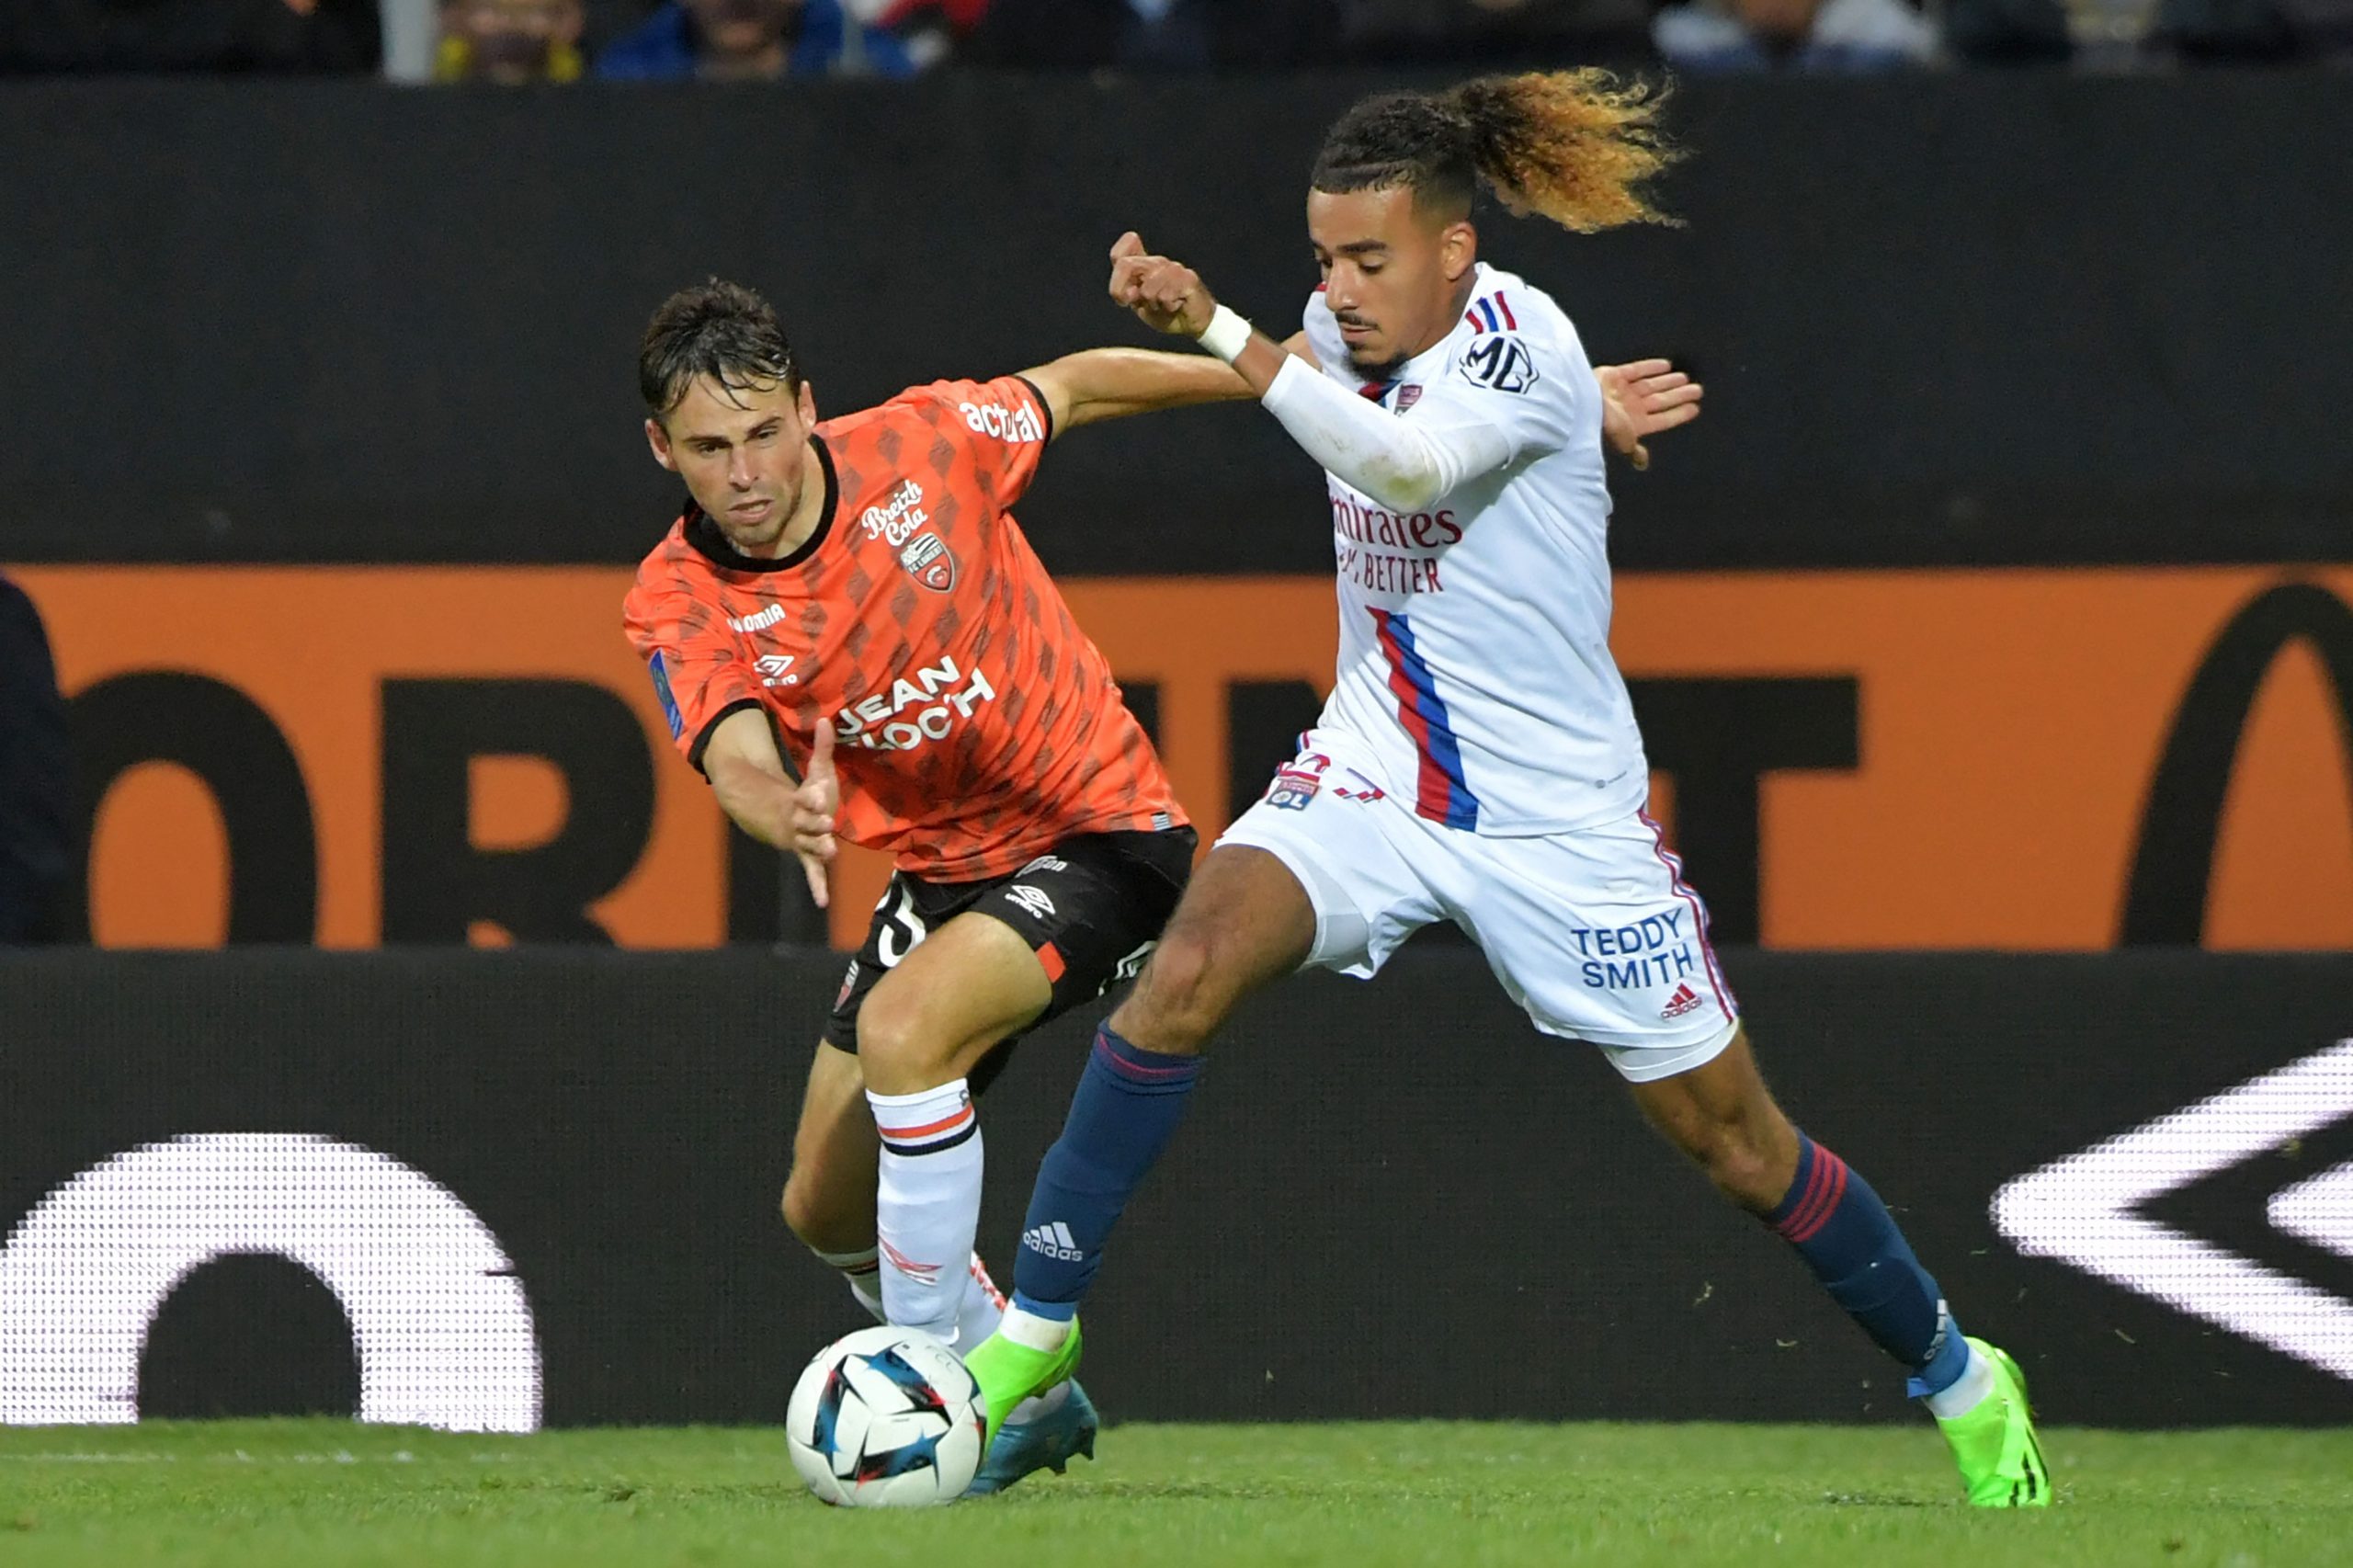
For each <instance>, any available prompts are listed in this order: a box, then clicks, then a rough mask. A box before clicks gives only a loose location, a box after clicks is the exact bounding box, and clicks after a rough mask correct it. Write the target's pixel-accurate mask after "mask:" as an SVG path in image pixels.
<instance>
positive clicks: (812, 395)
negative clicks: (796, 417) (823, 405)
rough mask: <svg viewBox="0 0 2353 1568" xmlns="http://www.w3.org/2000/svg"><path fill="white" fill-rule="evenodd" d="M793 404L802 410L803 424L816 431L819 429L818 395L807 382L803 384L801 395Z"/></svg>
mask: <svg viewBox="0 0 2353 1568" xmlns="http://www.w3.org/2000/svg"><path fill="white" fill-rule="evenodd" d="M793 402H794V404H795V406H797V407H798V408H799V409H800V410H801V424H803V425H805V426H808V427H809V428H810V429H812V430H814V429H815V428H816V427H817V394H816V392H814V391H813V389H812V388H811V387H810V385H809V383H808V382H807V381H803V382H801V395H800V396H799V397H798V398H796V399H794V400H793Z"/></svg>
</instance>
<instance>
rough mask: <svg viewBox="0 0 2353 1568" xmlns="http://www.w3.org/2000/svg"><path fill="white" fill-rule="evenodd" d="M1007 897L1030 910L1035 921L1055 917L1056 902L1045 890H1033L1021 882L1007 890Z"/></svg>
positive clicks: (1027, 884)
mask: <svg viewBox="0 0 2353 1568" xmlns="http://www.w3.org/2000/svg"><path fill="white" fill-rule="evenodd" d="M1005 896H1006V897H1007V898H1009V899H1011V900H1012V901H1013V902H1014V903H1017V904H1019V905H1020V906H1021V907H1022V908H1024V909H1026V910H1028V911H1029V914H1030V916H1031V918H1033V919H1037V920H1051V919H1052V918H1053V917H1054V901H1053V900H1052V899H1051V898H1049V897H1047V896H1046V892H1045V890H1044V889H1043V888H1033V887H1031V886H1030V885H1029V883H1027V882H1020V883H1017V884H1016V885H1014V886H1012V887H1009V888H1007V889H1006V890H1005Z"/></svg>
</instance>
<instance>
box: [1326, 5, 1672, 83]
mask: <svg viewBox="0 0 2353 1568" xmlns="http://www.w3.org/2000/svg"><path fill="white" fill-rule="evenodd" d="M1341 13H1342V17H1343V18H1344V20H1343V44H1342V47H1343V49H1344V50H1345V51H1346V53H1347V58H1348V59H1349V60H1351V61H1354V62H1361V63H1366V64H1374V65H1435V64H1439V63H1447V64H1462V65H1478V66H1486V67H1490V68H1495V67H1503V68H1510V67H1515V66H1519V67H1527V68H1530V69H1548V68H1550V69H1557V68H1558V67H1560V66H1562V65H1565V64H1572V63H1574V64H1579V65H1620V66H1628V65H1639V64H1645V63H1648V62H1650V61H1651V60H1653V59H1654V54H1653V51H1652V49H1651V40H1650V20H1651V7H1650V6H1649V4H1648V3H1647V0H1341Z"/></svg>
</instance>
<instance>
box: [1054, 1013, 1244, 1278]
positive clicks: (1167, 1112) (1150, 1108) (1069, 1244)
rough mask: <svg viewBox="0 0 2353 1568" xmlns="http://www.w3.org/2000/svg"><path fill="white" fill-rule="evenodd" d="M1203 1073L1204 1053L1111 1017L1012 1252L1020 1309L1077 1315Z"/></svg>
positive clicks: (1091, 1055)
mask: <svg viewBox="0 0 2353 1568" xmlns="http://www.w3.org/2000/svg"><path fill="white" fill-rule="evenodd" d="M1200 1072H1201V1059H1200V1058H1199V1057H1198V1056H1176V1055H1171V1054H1167V1053H1164V1052H1161V1051H1145V1050H1143V1049H1142V1048H1141V1047H1139V1046H1135V1045H1131V1044H1130V1043H1129V1042H1128V1041H1127V1040H1123V1039H1121V1038H1120V1035H1119V1034H1118V1033H1117V1032H1116V1031H1115V1030H1113V1029H1112V1028H1111V1026H1110V1025H1109V1024H1108V1023H1106V1024H1105V1025H1103V1027H1102V1028H1099V1029H1097V1031H1096V1035H1095V1049H1094V1050H1093V1051H1091V1052H1089V1053H1088V1055H1087V1059H1086V1072H1085V1073H1083V1074H1080V1075H1079V1080H1078V1089H1077V1092H1076V1093H1074V1095H1072V1096H1071V1102H1070V1116H1069V1118H1068V1119H1066V1120H1065V1121H1064V1122H1063V1131H1062V1136H1061V1137H1059V1138H1057V1139H1055V1140H1054V1144H1053V1147H1052V1148H1051V1149H1048V1150H1047V1151H1046V1157H1045V1159H1044V1161H1043V1162H1041V1163H1040V1165H1039V1166H1038V1181H1037V1185H1036V1186H1035V1187H1032V1188H1031V1189H1030V1193H1029V1217H1028V1218H1027V1219H1025V1220H1024V1221H1022V1233H1021V1246H1020V1249H1019V1250H1018V1251H1017V1252H1016V1253H1015V1255H1014V1259H1013V1301H1014V1306H1015V1308H1016V1309H1017V1310H1018V1311H1019V1312H1027V1313H1029V1314H1030V1315H1031V1316H1033V1317H1043V1318H1049V1319H1059V1320H1061V1321H1063V1322H1068V1321H1069V1320H1070V1318H1071V1317H1072V1315H1073V1314H1074V1313H1075V1312H1077V1310H1078V1303H1079V1301H1080V1299H1081V1298H1082V1297H1084V1296H1085V1295H1086V1290H1087V1287H1088V1286H1089V1285H1090V1284H1092V1283H1093V1282H1094V1279H1095V1270H1096V1267H1097V1265H1098V1264H1099V1263H1100V1262H1101V1260H1102V1256H1103V1245H1104V1244H1105V1242H1107V1241H1108V1239H1109V1238H1110V1234H1111V1228H1112V1227H1113V1226H1114V1225H1116V1224H1117V1223H1119V1219H1120V1213H1121V1211H1122V1210H1125V1209H1126V1208H1127V1206H1128V1199H1130V1198H1131V1197H1132V1196H1133V1195H1134V1193H1135V1190H1136V1188H1137V1187H1139V1186H1140V1185H1142V1181H1143V1178H1144V1176H1145V1174H1146V1173H1147V1172H1149V1171H1150V1170H1151V1169H1152V1167H1153V1166H1154V1165H1155V1164H1156V1163H1157V1162H1158V1161H1159V1159H1160V1152H1161V1150H1162V1149H1164V1148H1165V1147H1166V1146H1167V1143H1168V1140H1169V1138H1170V1137H1171V1136H1173V1135H1174V1134H1175V1132H1176V1124H1177V1123H1178V1122H1180V1121H1182V1120H1183V1119H1184V1117H1185V1106H1186V1103H1187V1102H1188V1100H1189V1099H1190V1098H1191V1096H1192V1090H1193V1084H1194V1081H1195V1080H1196V1079H1198V1078H1199V1076H1200ZM1008 1315H1011V1314H1008Z"/></svg>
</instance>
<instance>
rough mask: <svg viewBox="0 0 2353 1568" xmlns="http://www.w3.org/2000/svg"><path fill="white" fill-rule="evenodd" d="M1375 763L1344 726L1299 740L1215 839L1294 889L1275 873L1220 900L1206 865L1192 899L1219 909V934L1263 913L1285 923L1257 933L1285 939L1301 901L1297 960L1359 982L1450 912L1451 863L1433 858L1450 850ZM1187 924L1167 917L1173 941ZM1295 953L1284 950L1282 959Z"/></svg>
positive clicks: (1183, 917) (1184, 918)
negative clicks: (1250, 856)
mask: <svg viewBox="0 0 2353 1568" xmlns="http://www.w3.org/2000/svg"><path fill="white" fill-rule="evenodd" d="M1368 763H1369V758H1368V757H1366V756H1364V755H1363V752H1362V748H1361V747H1360V746H1359V745H1358V743H1357V742H1356V741H1355V740H1354V738H1353V737H1351V736H1349V735H1348V734H1347V733H1344V732H1339V731H1334V730H1328V729H1319V730H1312V731H1310V732H1309V733H1307V734H1306V735H1304V736H1302V738H1301V748H1300V752H1299V755H1298V756H1295V757H1293V758H1292V759H1291V760H1290V762H1288V763H1285V764H1284V765H1283V766H1282V767H1280V768H1279V769H1277V770H1276V773H1275V778H1274V782H1273V783H1272V784H1271V785H1269V786H1268V788H1267V793H1266V794H1265V795H1264V796H1263V797H1261V798H1260V799H1259V801H1257V803H1256V804H1255V805H1253V806H1252V807H1251V808H1250V809H1249V810H1248V811H1246V812H1243V813H1242V815H1241V816H1240V817H1239V818H1237V819H1236V820H1235V821H1234V823H1233V825H1232V826H1230V827H1228V828H1227V829H1226V830H1225V833H1224V834H1223V835H1222V836H1221V837H1220V838H1219V839H1218V846H1219V848H1220V850H1224V849H1228V848H1245V847H1246V848H1250V849H1255V850H1258V851H1260V852H1262V853H1263V854H1265V855H1267V856H1270V857H1272V858H1274V859H1276V860H1278V861H1279V862H1280V863H1281V865H1282V868H1283V869H1284V870H1286V871H1288V872H1289V873H1290V884H1291V887H1292V889H1295V890H1296V891H1295V893H1286V892H1284V890H1283V889H1282V884H1281V881H1280V879H1279V878H1275V877H1273V876H1272V875H1270V874H1269V875H1265V876H1262V877H1259V878H1258V879H1257V880H1256V881H1255V882H1254V883H1252V884H1245V885H1242V886H1240V887H1238V888H1237V890H1236V891H1237V892H1239V893H1240V894H1242V895H1243V896H1239V897H1221V898H1220V899H1219V901H1218V903H1216V904H1215V905H1212V904H1211V903H1210V901H1209V896H1208V894H1209V892H1210V891H1211V890H1205V889H1203V888H1202V886H1201V879H1202V878H1203V877H1206V876H1207V875H1208V871H1209V868H1208V867H1207V866H1204V867H1203V868H1202V869H1201V872H1200V873H1199V875H1197V876H1196V878H1195V881H1194V888H1193V891H1192V892H1188V895H1187V899H1186V902H1187V903H1188V905H1192V906H1194V907H1195V908H1198V909H1200V910H1202V911H1203V912H1204V913H1206V914H1209V915H1214V916H1216V922H1215V924H1216V926H1217V928H1219V929H1232V928H1233V927H1234V926H1236V925H1237V924H1238V923H1239V922H1240V921H1242V920H1243V919H1244V918H1245V916H1246V915H1248V914H1249V913H1250V912H1253V911H1256V910H1258V909H1260V908H1263V909H1264V910H1265V912H1266V917H1265V921H1264V922H1263V923H1264V924H1267V925H1276V926H1283V928H1281V929H1278V930H1275V931H1272V932H1267V931H1263V930H1262V931H1255V932H1253V933H1252V934H1251V935H1252V939H1254V940H1274V941H1276V942H1278V944H1280V943H1283V942H1286V941H1288V939H1289V937H1290V936H1291V935H1293V934H1294V933H1293V930H1292V928H1290V926H1284V922H1286V921H1290V922H1294V923H1295V918H1296V915H1297V911H1298V908H1299V907H1300V905H1299V902H1298V901H1299V900H1301V899H1303V900H1304V901H1305V907H1306V909H1307V910H1308V912H1309V916H1310V919H1311V921H1312V926H1313V929H1312V931H1311V933H1310V937H1309V945H1308V949H1307V951H1306V953H1305V955H1304V956H1303V957H1302V958H1300V959H1299V960H1297V962H1295V963H1293V964H1291V965H1290V967H1292V968H1296V967H1298V966H1299V964H1300V963H1305V964H1312V965H1313V966H1315V967H1317V968H1321V969H1335V970H1338V971H1340V972H1341V973H1343V974H1351V975H1355V976H1357V977H1358V978H1359V979H1369V978H1370V977H1371V976H1372V975H1373V974H1375V973H1377V972H1378V971H1380V969H1381V965H1382V964H1383V963H1385V962H1387V961H1388V959H1389V955H1390V954H1391V953H1392V952H1394V951H1396V949H1398V947H1399V946H1400V945H1402V944H1403V943H1404V940H1405V938H1406V937H1410V936H1412V935H1413V934H1414V933H1415V931H1418V930H1419V929H1421V928H1422V927H1423V926H1427V925H1429V924H1430V923H1431V922H1432V921H1435V920H1438V919H1439V918H1441V917H1442V915H1443V910H1442V908H1441V905H1440V903H1439V900H1438V896H1437V894H1436V892H1434V889H1435V888H1436V887H1437V886H1438V885H1439V884H1440V883H1441V882H1442V881H1443V880H1444V878H1443V876H1442V875H1440V874H1439V873H1441V872H1442V871H1443V868H1442V867H1441V866H1438V865H1437V864H1435V863H1434V862H1435V861H1436V860H1439V859H1443V858H1445V856H1446V850H1445V846H1433V844H1432V843H1431V841H1429V840H1428V839H1427V836H1426V835H1424V834H1423V833H1422V832H1421V831H1420V830H1419V829H1418V828H1417V826H1416V824H1417V820H1418V819H1416V818H1415V816H1414V813H1413V809H1412V807H1411V806H1410V804H1408V803H1407V802H1405V801H1400V800H1398V799H1397V798H1396V797H1394V796H1392V795H1390V794H1388V793H1386V792H1385V791H1383V790H1381V787H1380V786H1379V785H1377V784H1375V783H1374V782H1373V781H1372V779H1371V778H1370V776H1369V775H1370V767H1369V766H1368ZM1215 859H1216V857H1215V856H1212V857H1211V860H1212V862H1214V860H1215ZM1188 920H1189V916H1188V912H1187V911H1186V910H1184V909H1180V910H1179V911H1178V914H1177V919H1176V921H1173V922H1171V924H1170V938H1171V940H1172V941H1173V940H1174V938H1175V937H1176V933H1177V931H1178V930H1179V929H1180V928H1182V927H1184V926H1187V925H1188ZM1279 951H1280V952H1281V953H1283V954H1285V955H1286V956H1287V955H1288V954H1289V952H1290V948H1288V947H1284V946H1279ZM1171 956H1172V957H1173V955H1171ZM1278 972H1280V971H1278Z"/></svg>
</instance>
